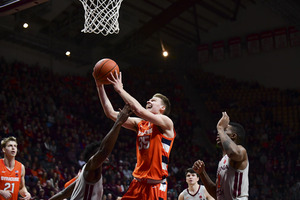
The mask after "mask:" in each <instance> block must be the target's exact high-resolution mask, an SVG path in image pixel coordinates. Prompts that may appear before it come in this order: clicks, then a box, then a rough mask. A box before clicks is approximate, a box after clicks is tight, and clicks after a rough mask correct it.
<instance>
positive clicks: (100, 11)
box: [79, 0, 123, 36]
mask: <svg viewBox="0 0 300 200" xmlns="http://www.w3.org/2000/svg"><path fill="white" fill-rule="evenodd" d="M79 1H80V2H81V3H82V5H83V8H84V11H85V14H84V18H85V22H84V28H83V29H82V30H81V32H84V33H96V34H99V33H102V34H103V35H104V36H106V35H108V34H113V33H119V30H120V29H119V22H118V18H119V9H120V7H121V3H122V1H123V0H79Z"/></svg>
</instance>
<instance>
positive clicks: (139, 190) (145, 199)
mask: <svg viewBox="0 0 300 200" xmlns="http://www.w3.org/2000/svg"><path fill="white" fill-rule="evenodd" d="M167 188H168V185H167V182H164V183H157V184H149V183H147V182H145V181H138V180H136V179H133V180H132V181H131V183H130V186H129V188H128V190H127V192H126V193H125V194H124V195H123V197H122V200H132V199H136V200H149V199H151V200H167Z"/></svg>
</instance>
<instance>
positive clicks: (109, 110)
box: [93, 74, 136, 131]
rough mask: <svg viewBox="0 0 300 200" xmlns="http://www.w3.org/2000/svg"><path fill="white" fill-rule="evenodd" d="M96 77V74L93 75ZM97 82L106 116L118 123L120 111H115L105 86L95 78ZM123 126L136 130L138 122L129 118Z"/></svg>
mask: <svg viewBox="0 0 300 200" xmlns="http://www.w3.org/2000/svg"><path fill="white" fill-rule="evenodd" d="M93 76H94V74H93ZM94 79H95V82H96V86H97V91H98V96H99V99H100V102H101V105H102V108H103V111H104V113H105V115H106V117H108V118H110V119H112V120H113V121H116V119H117V116H118V113H119V112H118V111H116V110H114V108H113V106H112V104H111V102H110V100H109V98H108V96H107V94H106V91H105V88H104V85H103V84H102V83H101V82H99V81H97V80H96V78H95V77H94ZM123 126H124V127H125V128H127V129H130V130H134V131H135V130H136V122H135V118H132V117H129V118H128V120H127V121H126V122H125V123H124V124H123Z"/></svg>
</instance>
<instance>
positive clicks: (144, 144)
mask: <svg viewBox="0 0 300 200" xmlns="http://www.w3.org/2000/svg"><path fill="white" fill-rule="evenodd" d="M149 147H150V136H149V135H146V136H142V137H139V150H141V149H149Z"/></svg>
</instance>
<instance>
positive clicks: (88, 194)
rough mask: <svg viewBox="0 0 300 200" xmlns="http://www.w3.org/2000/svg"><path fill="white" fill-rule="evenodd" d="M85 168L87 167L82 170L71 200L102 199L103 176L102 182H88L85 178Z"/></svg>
mask: <svg viewBox="0 0 300 200" xmlns="http://www.w3.org/2000/svg"><path fill="white" fill-rule="evenodd" d="M84 168H85V165H84V167H83V168H82V172H81V173H80V175H79V177H78V179H77V180H76V185H75V187H74V190H73V193H72V195H71V200H99V199H102V195H103V184H102V176H101V178H100V180H99V181H98V182H96V183H89V182H86V181H85V180H84V177H83V172H84Z"/></svg>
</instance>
